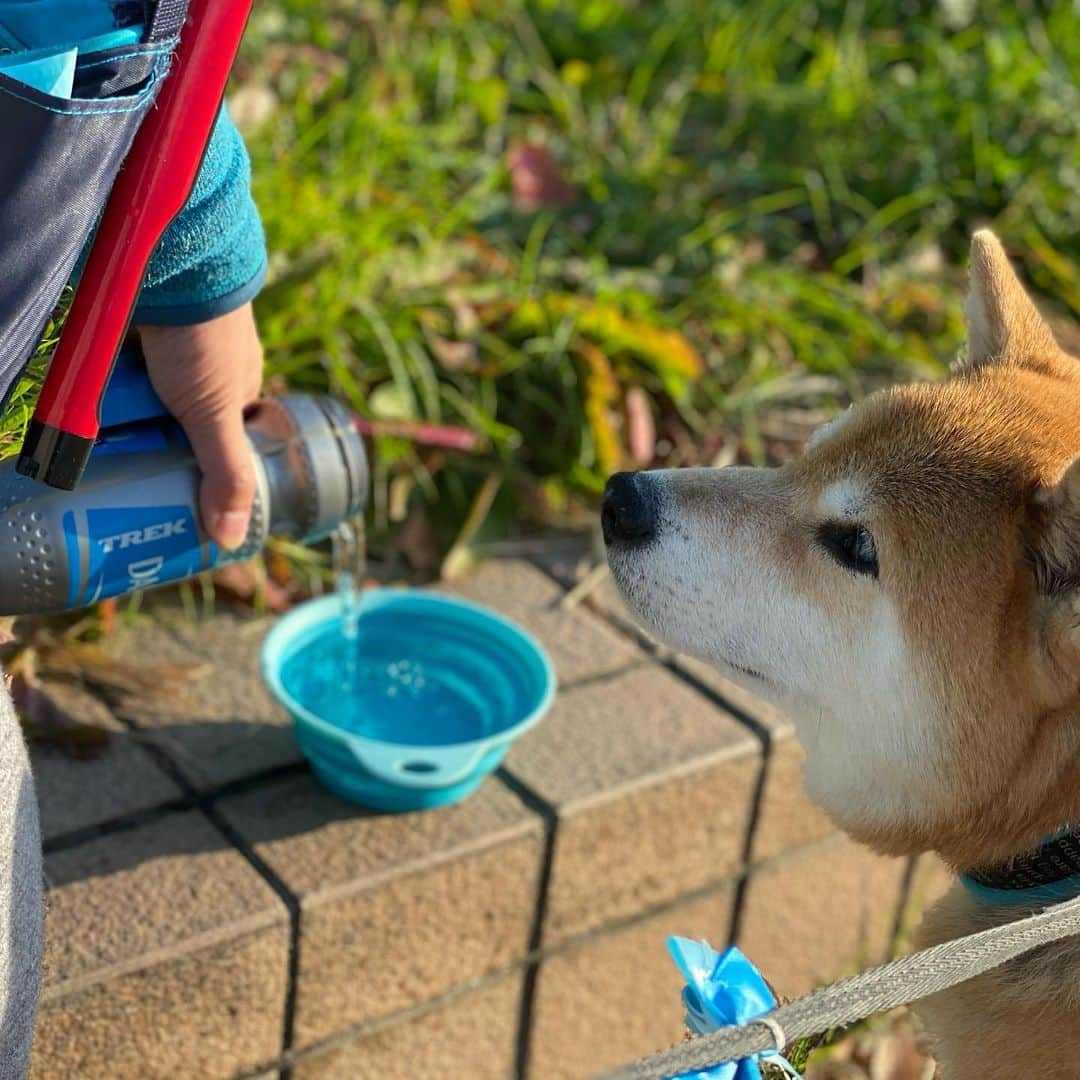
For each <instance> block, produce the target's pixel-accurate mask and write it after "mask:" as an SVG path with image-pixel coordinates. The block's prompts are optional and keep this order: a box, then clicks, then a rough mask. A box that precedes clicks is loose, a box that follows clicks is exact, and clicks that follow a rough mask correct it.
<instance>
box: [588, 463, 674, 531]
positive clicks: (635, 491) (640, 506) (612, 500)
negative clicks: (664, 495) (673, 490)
mask: <svg viewBox="0 0 1080 1080" xmlns="http://www.w3.org/2000/svg"><path fill="white" fill-rule="evenodd" d="M600 524H601V526H602V527H603V530H604V543H606V544H607V545H608V546H609V547H612V546H615V545H619V546H623V547H627V546H639V545H644V544H647V543H649V542H650V541H651V540H654V539H655V538H656V536H657V534H658V533H659V531H660V497H659V493H658V492H657V489H656V480H655V478H654V477H652V476H650V475H649V474H648V473H641V472H636V473H631V472H622V473H616V474H615V475H614V476H613V477H612V478H611V479H610V480H609V481H608V482H607V487H606V488H605V489H604V504H603V509H602V510H601V514H600Z"/></svg>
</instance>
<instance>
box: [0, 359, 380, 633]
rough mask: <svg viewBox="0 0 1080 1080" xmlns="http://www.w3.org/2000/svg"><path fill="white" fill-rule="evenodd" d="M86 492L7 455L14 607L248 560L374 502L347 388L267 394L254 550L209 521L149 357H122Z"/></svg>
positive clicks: (2, 539) (47, 608)
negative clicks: (333, 392)
mask: <svg viewBox="0 0 1080 1080" xmlns="http://www.w3.org/2000/svg"><path fill="white" fill-rule="evenodd" d="M101 419H102V424H101V435H100V437H99V439H98V441H97V443H96V445H95V447H94V450H93V452H92V454H91V455H90V460H89V463H88V465H87V468H86V471H85V473H84V474H83V477H82V479H81V480H80V482H79V485H78V487H77V488H76V489H75V490H74V491H61V490H57V489H56V488H52V487H46V486H45V485H43V484H41V483H39V482H37V481H36V480H31V479H29V478H27V477H25V476H22V475H20V474H19V473H18V472H17V471H16V464H15V459H14V458H11V459H9V460H7V461H5V462H3V463H0V614H3V615H21V614H30V613H32V612H58V611H70V610H73V609H75V608H81V607H85V606H87V605H90V604H94V603H96V602H97V601H99V600H104V599H106V598H108V597H112V596H122V595H124V594H126V593H129V592H133V591H135V590H138V589H145V588H149V587H151V586H155V585H163V584H166V583H167V582H173V581H180V580H182V579H184V578H187V577H190V576H192V575H193V574H198V573H200V572H202V571H204V570H210V569H212V568H213V567H215V566H221V565H223V564H224V563H226V562H233V561H236V560H239V559H246V558H249V557H250V556H252V555H254V554H255V553H256V552H258V551H259V550H260V549H261V548H262V547H263V545H264V544H265V543H266V541H267V539H268V537H270V536H282V537H288V538H291V539H294V540H298V541H300V542H303V543H311V542H314V541H316V540H320V539H322V538H323V537H325V536H327V535H329V534H330V533H331V532H332V531H333V530H334V529H335V528H336V527H337V526H338V525H340V524H341V522H343V521H345V520H347V519H349V518H351V517H353V516H355V515H356V514H358V513H360V512H361V511H362V510H363V507H364V503H365V502H366V499H367V492H368V470H367V460H366V457H365V454H364V445H363V442H362V440H361V438H360V435H359V434H358V433H357V431H356V429H355V427H354V425H353V423H352V419H351V417H350V415H349V413H348V412H347V411H346V410H345V409H344V408H343V407H342V406H341V405H340V404H339V403H338V402H336V401H335V400H334V399H333V398H330V397H325V396H317V395H306V394H285V395H282V396H280V397H271V398H264V399H262V400H261V401H260V402H259V403H258V404H257V405H256V406H255V408H254V409H253V411H252V412H251V414H250V415H249V417H248V419H247V421H246V425H245V426H246V430H247V435H248V440H249V442H250V445H251V454H252V460H253V463H254V466H255V478H256V485H255V500H254V505H253V509H252V514H251V524H250V526H249V528H248V534H247V538H246V540H245V541H244V544H243V546H242V547H240V548H238V549H236V550H233V551H225V550H223V549H221V548H220V547H218V545H217V544H215V543H214V542H213V541H211V540H210V539H209V538H208V537H207V536H206V534H205V533H204V532H203V531H202V529H201V527H200V524H199V513H198V488H199V479H200V473H199V469H198V466H197V465H196V462H195V456H194V454H193V453H192V451H191V448H190V446H189V445H188V443H187V440H186V439H185V438H184V435H183V432H182V431H181V430H180V427H179V425H178V424H177V423H176V421H175V420H173V419H172V418H171V417H170V416H169V415H168V413H167V411H166V410H165V409H164V407H163V406H162V405H161V403H160V401H159V400H158V399H157V397H156V395H155V394H154V393H153V391H152V389H151V388H150V384H149V381H148V380H147V379H146V376H145V371H144V370H142V369H141V367H140V366H139V360H138V359H137V358H135V359H132V358H131V357H130V356H128V357H126V358H125V357H122V358H121V360H120V361H119V362H118V365H117V370H116V371H115V372H114V375H113V378H112V379H111V380H110V385H109V390H108V392H107V394H106V397H105V399H104V400H103V402H102V417H101Z"/></svg>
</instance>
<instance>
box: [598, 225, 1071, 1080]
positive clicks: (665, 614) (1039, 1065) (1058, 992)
mask: <svg viewBox="0 0 1080 1080" xmlns="http://www.w3.org/2000/svg"><path fill="white" fill-rule="evenodd" d="M967 317H968V356H967V359H966V362H965V363H964V364H963V365H962V366H960V367H959V368H958V370H957V371H956V372H955V373H954V374H953V376H952V377H951V378H949V379H948V380H945V381H944V382H941V383H936V384H920V385H913V386H907V387H900V388H896V389H893V390H890V391H887V392H884V393H882V394H880V395H875V396H874V397H872V398H871V399H869V400H868V401H867V402H865V403H864V404H863V405H861V406H858V407H856V408H855V409H854V410H852V412H851V414H850V416H849V417H846V418H845V419H844V420H843V421H842V422H841V423H839V424H837V425H835V426H834V428H833V429H832V430H831V431H829V432H827V433H826V434H825V435H824V437H823V438H822V439H821V440H820V441H819V442H816V443H812V444H811V446H810V447H809V448H808V450H807V452H806V453H805V454H804V456H803V457H802V458H801V459H800V460H799V461H797V462H795V463H793V464H791V465H789V466H786V467H785V468H783V469H779V470H718V471H712V470H709V471H706V470H688V471H687V472H685V473H680V472H670V473H661V474H655V475H656V476H657V477H658V480H657V481H656V482H657V483H658V484H660V485H662V488H663V491H664V493H665V494H664V499H665V500H666V501H665V502H664V506H665V507H666V510H665V513H666V514H667V515H668V518H669V519H670V522H669V524H668V525H665V529H669V528H670V531H671V535H672V539H670V540H662V541H661V542H659V543H658V544H657V545H654V546H653V547H652V548H650V549H649V551H648V552H646V553H643V554H642V553H637V552H629V551H628V552H620V551H618V550H615V549H613V550H612V551H611V553H610V557H611V562H612V568H613V572H614V575H615V578H616V581H617V582H618V583H619V585H620V588H621V589H622V591H623V593H624V596H625V597H626V599H627V601H628V603H629V604H630V606H631V607H632V608H633V609H635V610H636V612H637V613H638V615H639V617H641V618H642V620H643V622H645V623H646V625H647V626H649V627H650V629H652V630H653V631H654V632H655V633H657V634H658V636H660V637H662V638H665V639H667V640H668V641H669V642H670V643H672V644H674V645H676V646H677V647H682V648H685V649H687V650H689V651H694V652H697V653H699V654H700V655H702V656H705V657H706V658H708V659H712V660H714V661H715V662H717V663H718V664H719V665H720V666H721V667H722V668H724V669H725V670H726V671H727V672H728V673H729V674H732V675H733V676H734V677H736V678H740V677H745V679H744V681H747V684H748V685H749V686H750V687H751V688H752V689H755V690H756V691H758V692H759V693H763V694H765V695H766V696H772V697H773V698H774V700H776V701H777V702H778V703H779V704H781V705H783V706H786V707H789V708H790V709H791V710H792V712H793V717H794V719H795V722H796V726H797V727H798V729H799V733H800V737H801V738H802V739H803V741H804V743H805V744H806V746H807V754H808V758H807V760H808V764H807V774H808V783H809V786H810V789H811V792H812V794H814V795H815V796H817V797H818V799H819V801H821V802H822V803H823V805H824V806H825V807H826V809H827V810H828V811H829V812H830V813H831V814H832V816H833V817H834V818H835V819H836V820H837V821H838V822H839V824H840V825H841V826H842V827H843V828H845V829H846V830H847V831H848V832H850V833H851V834H852V835H854V836H856V837H857V838H859V839H861V840H863V841H865V842H867V843H868V844H870V845H872V846H873V847H875V848H876V849H878V850H881V851H886V852H891V853H895V854H914V853H917V852H922V851H928V850H932V851H937V852H939V853H940V854H941V855H942V856H943V857H944V858H945V860H946V861H947V862H948V863H949V864H951V866H952V867H954V868H955V869H957V870H966V869H972V868H975V867H981V866H986V865H988V864H994V863H999V862H1001V861H1003V860H1005V859H1008V858H1009V857H1010V856H1013V855H1016V854H1019V853H1022V852H1025V851H1029V850H1031V849H1033V848H1034V847H1036V846H1037V845H1038V843H1039V841H1040V839H1041V838H1042V837H1044V836H1045V835H1047V834H1048V833H1051V832H1053V831H1054V830H1055V829H1057V828H1058V827H1060V826H1061V825H1062V824H1064V823H1066V822H1078V821H1080V360H1077V359H1076V358H1074V357H1072V356H1069V355H1067V354H1066V353H1065V352H1063V351H1062V349H1061V348H1060V347H1059V346H1058V344H1057V341H1056V340H1055V338H1054V335H1053V334H1052V333H1051V331H1050V329H1049V328H1048V326H1047V324H1046V322H1045V321H1044V320H1043V318H1042V317H1041V316H1040V314H1039V312H1038V311H1037V309H1036V308H1035V306H1034V304H1033V303H1032V302H1031V300H1030V299H1029V298H1028V296H1027V295H1026V293H1025V292H1024V290H1023V288H1022V286H1021V285H1020V283H1019V281H1018V280H1017V278H1016V276H1015V274H1014V273H1013V270H1012V268H1011V266H1010V265H1009V262H1008V259H1007V258H1006V256H1005V253H1004V251H1003V250H1002V248H1001V245H1000V243H999V242H998V241H997V239H996V238H995V237H994V236H993V235H992V234H990V233H988V232H980V233H977V234H976V235H975V237H974V240H973V243H972V260H971V291H970V298H969V302H968V307H967ZM845 500H848V501H849V502H850V503H851V505H852V506H854V507H856V509H854V510H852V511H851V513H852V514H858V515H859V517H858V520H859V521H860V522H864V523H868V527H869V528H870V530H871V531H872V534H873V538H874V541H875V543H876V549H877V554H878V556H879V560H880V574H879V578H878V579H877V580H875V581H872V582H871V581H868V580H867V579H866V578H865V577H859V576H857V575H853V574H850V573H848V574H839V573H837V572H836V571H835V567H833V566H832V565H831V564H830V563H829V561H828V559H827V558H825V556H823V555H822V552H821V547H820V544H819V543H818V542H817V541H816V539H815V537H816V535H817V532H816V530H817V529H818V528H819V526H820V524H821V522H822V521H823V520H826V519H828V518H829V517H830V516H833V515H834V514H836V513H839V514H847V513H848V510H847V509H845V508H844V506H841V508H840V510H836V509H835V507H836V505H837V504H838V502H839V503H841V504H843V503H844V501H845ZM830 507H832V508H833V509H830ZM672 523H673V524H672ZM665 560H666V561H667V562H673V563H675V564H677V567H676V569H675V570H670V569H665V568H664V565H663V563H664V562H665ZM710 560H712V561H711V562H710ZM686 568H690V569H689V570H688V571H687V574H686V575H684V573H683V571H684V570H685V569H686ZM711 568H715V570H714V571H713V570H712V569H711ZM710 572H715V573H716V574H717V576H721V575H723V574H728V575H729V577H730V581H731V582H734V583H735V584H733V585H729V586H728V587H729V589H730V590H731V591H733V592H734V595H733V596H731V597H730V598H727V597H725V596H724V595H723V590H722V589H721V587H720V585H719V584H716V583H713V582H710V583H709V584H710V585H714V584H715V585H716V588H715V592H716V593H717V596H716V597H715V598H714V596H713V595H712V593H709V592H708V590H706V589H703V588H702V582H701V581H700V580H698V581H696V582H695V581H690V582H689V583H688V584H687V583H686V582H685V581H684V576H691V577H692V576H693V575H694V574H698V573H704V574H706V575H708V574H710ZM755 574H756V575H757V576H759V577H763V576H764V577H767V578H768V586H767V587H765V586H762V587H760V588H758V587H756V586H755V585H754V584H753V581H752V579H753V578H754V576H755ZM748 580H749V581H750V584H746V582H747V581H748ZM739 583H742V584H739ZM695 586H696V587H695ZM740 589H741V590H742V592H743V595H739V593H738V590H740ZM755 590H756V591H755ZM769 597H778V598H780V599H779V600H778V601H777V603H776V610H775V611H773V610H766V611H761V610H760V609H761V608H762V607H763V606H768V605H769V604H771V603H772V601H771V600H769V599H763V598H769ZM683 605H692V611H691V612H690V613H688V612H687V611H686V610H685V609H684V606H683ZM746 610H751V611H755V610H756V612H757V613H756V615H755V614H751V615H746V614H744V612H745V611H746ZM782 619H786V620H787V621H788V622H789V623H790V624H791V626H792V629H790V630H788V629H786V628H784V627H781V628H779V629H778V628H777V626H776V625H775V624H776V623H777V622H779V621H780V620H782ZM770 620H771V621H770ZM714 626H718V627H720V629H717V630H715V632H714V630H713V627H714ZM823 630H824V631H827V635H826V636H827V641H825V642H823V644H822V645H821V646H820V648H818V650H817V651H818V652H822V653H825V652H827V653H829V654H830V656H831V658H833V660H832V661H829V660H828V658H827V659H826V660H822V658H821V657H819V656H818V655H817V653H816V652H815V641H814V638H815V634H816V635H817V636H818V637H821V636H822V633H823ZM875 642H876V643H877V644H876V645H874V644H873V643H875ZM872 647H876V648H878V650H879V652H880V661H881V665H882V667H883V668H885V669H887V675H882V676H881V677H880V681H878V682H875V679H876V678H877V676H875V675H874V674H873V672H874V671H875V670H876V669H875V668H874V666H873V664H872V663H871V662H870V661H869V660H865V659H864V658H863V657H862V655H861V654H860V650H862V651H866V650H868V649H870V648H872ZM732 649H734V650H735V652H736V653H737V656H735V657H734V658H733V656H732V654H731V650H732ZM785 656H790V657H792V658H793V661H794V663H793V664H792V665H791V666H792V670H793V671H795V672H796V674H794V675H792V676H791V685H788V676H787V674H786V673H785V671H784V663H785V661H784V657H785ZM828 662H834V666H835V668H836V675H835V678H836V679H837V680H839V679H841V678H843V677H846V678H847V684H846V686H842V685H837V686H831V685H830V686H824V687H823V686H822V683H823V682H824V681H826V680H828V679H829V678H833V677H834V676H833V675H832V674H830V673H829V671H828ZM864 684H866V685H864ZM858 694H861V695H862V698H861V700H856V701H855V703H854V704H853V705H852V707H851V709H850V710H849V711H845V710H846V709H847V706H846V704H845V700H846V698H847V697H855V695H858ZM856 706H858V707H856ZM874 708H877V710H878V711H879V712H880V714H881V717H882V718H881V719H879V720H876V721H874V723H868V722H867V720H866V719H863V720H860V716H862V717H866V716H867V710H868V709H869V710H871V711H872V710H873V709H874ZM860 710H861V711H860ZM833 714H835V715H836V716H837V717H838V719H835V720H832V719H830V716H831V715H833ZM860 723H862V724H863V725H864V726H863V727H862V728H860V727H859V725H860ZM875 724H876V725H877V726H876V727H875V726H874V725H875ZM875 739H876V740H878V742H879V743H880V745H881V747H882V750H881V754H880V762H875V759H874V757H873V754H874V752H875V749H876V744H875V742H874V740H875ZM855 740H862V741H863V742H864V743H868V744H869V745H866V746H865V747H860V746H857V745H856V742H855ZM886 747H887V751H886ZM858 754H862V755H863V757H862V758H857V755H858ZM845 757H848V758H850V760H851V761H852V762H855V761H856V760H859V761H862V762H864V764H863V765H861V766H858V765H854V764H853V765H852V770H855V769H858V768H863V769H864V770H868V771H869V772H871V773H873V774H874V775H873V776H871V777H864V778H862V779H861V780H860V779H859V778H858V777H853V776H847V775H845V774H844V772H843V769H842V768H839V767H837V766H836V764H835V761H837V760H838V761H840V762H841V763H842V762H843V761H844V760H845ZM867 762H868V763H869V764H866V763H867ZM1026 913H1027V912H1026V911H1025V910H1023V909H1021V908H1008V909H1005V908H989V907H985V906H982V905H980V904H978V903H976V902H975V901H974V900H972V899H971V898H970V897H969V896H968V894H967V893H966V892H965V891H964V890H963V889H962V888H961V887H960V886H956V887H954V889H953V891H952V892H951V893H950V894H949V895H948V896H947V897H946V898H945V899H944V900H943V901H942V902H941V903H940V904H939V905H938V906H937V907H936V908H935V909H934V910H933V911H932V912H931V913H930V914H929V915H928V917H927V918H926V920H925V925H924V928H923V930H922V932H921V936H922V940H923V942H924V943H929V942H935V941H942V940H947V939H949V938H952V937H956V936H959V935H962V934H967V933H971V932H973V931H975V930H978V929H981V928H984V927H985V926H987V925H991V924H994V923H1000V922H1004V921H1008V920H1010V919H1014V918H1017V917H1019V916H1021V915H1023V914H1026ZM922 1012H923V1013H924V1015H925V1018H926V1020H927V1024H928V1027H929V1029H930V1031H931V1033H932V1035H933V1036H934V1038H935V1039H936V1046H937V1055H938V1060H939V1061H940V1063H941V1072H940V1075H941V1076H942V1077H943V1080H974V1078H976V1077H978V1078H980V1080H1018V1078H1023V1077H1038V1078H1049V1077H1077V1078H1080V944H1076V943H1066V944H1064V945H1061V946H1056V947H1052V948H1049V949H1046V950H1042V951H1041V952H1039V953H1038V954H1036V955H1034V956H1030V957H1027V958H1023V959H1021V960H1019V961H1016V962H1014V963H1012V964H1010V965H1008V966H1007V967H1005V968H1002V969H1000V970H998V971H996V972H994V973H993V974H992V975H988V976H985V977H983V978H980V979H977V980H972V981H970V982H969V983H967V984H964V985H963V986H962V987H960V988H958V989H957V990H955V991H951V992H949V993H947V994H943V995H940V997H939V999H933V1000H931V1001H929V1002H928V1003H927V1004H926V1007H925V1008H924V1009H923V1010H922Z"/></svg>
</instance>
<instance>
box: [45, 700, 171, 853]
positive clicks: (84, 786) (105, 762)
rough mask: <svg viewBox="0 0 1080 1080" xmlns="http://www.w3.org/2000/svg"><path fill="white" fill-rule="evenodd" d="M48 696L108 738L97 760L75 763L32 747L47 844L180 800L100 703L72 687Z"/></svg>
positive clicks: (47, 746) (55, 752) (53, 750)
mask: <svg viewBox="0 0 1080 1080" xmlns="http://www.w3.org/2000/svg"><path fill="white" fill-rule="evenodd" d="M49 691H50V693H51V694H52V695H53V697H54V699H55V700H56V702H57V704H58V705H59V706H60V707H61V708H63V709H64V710H65V711H66V712H67V713H68V714H69V715H71V716H72V717H74V718H75V719H77V720H80V721H82V722H83V723H87V724H94V725H96V726H98V727H101V728H104V729H105V730H106V731H108V732H110V734H111V738H110V741H109V744H108V746H107V747H106V749H105V750H104V751H103V752H102V753H101V754H100V755H98V756H96V757H93V758H85V759H76V758H73V757H72V756H71V755H70V754H69V753H67V752H66V751H64V750H62V749H60V748H58V747H56V746H54V745H51V744H50V743H47V742H42V741H32V742H31V743H30V760H31V763H32V765H33V769H34V784H35V787H36V789H37V797H38V807H39V810H40V813H41V832H42V836H43V837H44V839H45V840H52V839H53V838H54V837H57V836H59V835H61V834H62V833H67V832H73V831H75V830H76V829H85V828H88V827H89V826H92V825H100V824H101V823H102V822H104V821H109V820H111V819H112V818H117V817H121V816H123V815H125V814H131V813H135V812H136V811H139V810H145V809H147V808H148V807H151V806H158V805H160V804H161V803H165V802H169V801H171V800H173V799H178V798H180V797H181V796H182V794H183V792H182V791H181V790H180V788H179V787H178V786H177V784H176V783H175V782H174V781H173V780H172V779H171V778H170V777H169V776H168V775H167V774H166V773H165V772H163V771H162V770H161V769H160V768H159V767H158V765H157V764H156V763H155V762H154V760H153V758H152V757H151V756H150V755H149V754H148V753H147V752H146V751H145V750H144V749H143V748H142V747H140V746H139V745H138V741H137V739H136V738H135V737H133V736H132V735H131V734H130V733H129V732H128V731H127V729H126V728H124V726H123V725H122V724H118V723H117V722H116V720H114V719H113V717H112V715H111V713H110V712H109V710H108V709H107V708H106V706H105V705H104V704H102V702H101V701H99V700H98V699H97V698H95V697H94V696H93V695H92V694H90V693H88V692H87V691H86V690H83V689H81V688H79V687H76V686H68V685H60V684H51V685H50V686H49Z"/></svg>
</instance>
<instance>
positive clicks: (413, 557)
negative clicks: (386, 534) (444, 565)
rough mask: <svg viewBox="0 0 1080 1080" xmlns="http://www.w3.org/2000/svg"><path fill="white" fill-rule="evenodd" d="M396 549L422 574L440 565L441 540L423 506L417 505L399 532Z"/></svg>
mask: <svg viewBox="0 0 1080 1080" xmlns="http://www.w3.org/2000/svg"><path fill="white" fill-rule="evenodd" d="M395 547H396V548H397V549H398V551H400V552H401V554H402V555H404V556H405V558H406V559H407V560H408V561H409V565H410V566H411V567H412V568H413V569H414V570H417V571H419V572H421V573H429V572H430V571H432V570H434V569H435V567H436V566H438V565H439V538H438V537H437V536H436V535H435V531H434V530H433V529H432V527H431V523H430V522H429V521H428V516H427V513H426V512H425V510H424V508H423V506H421V505H419V504H415V505H414V506H413V507H412V509H411V510H410V512H409V515H408V517H407V518H406V519H405V524H404V525H402V527H401V528H400V529H399V530H398V534H397V538H396V541H395Z"/></svg>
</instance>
